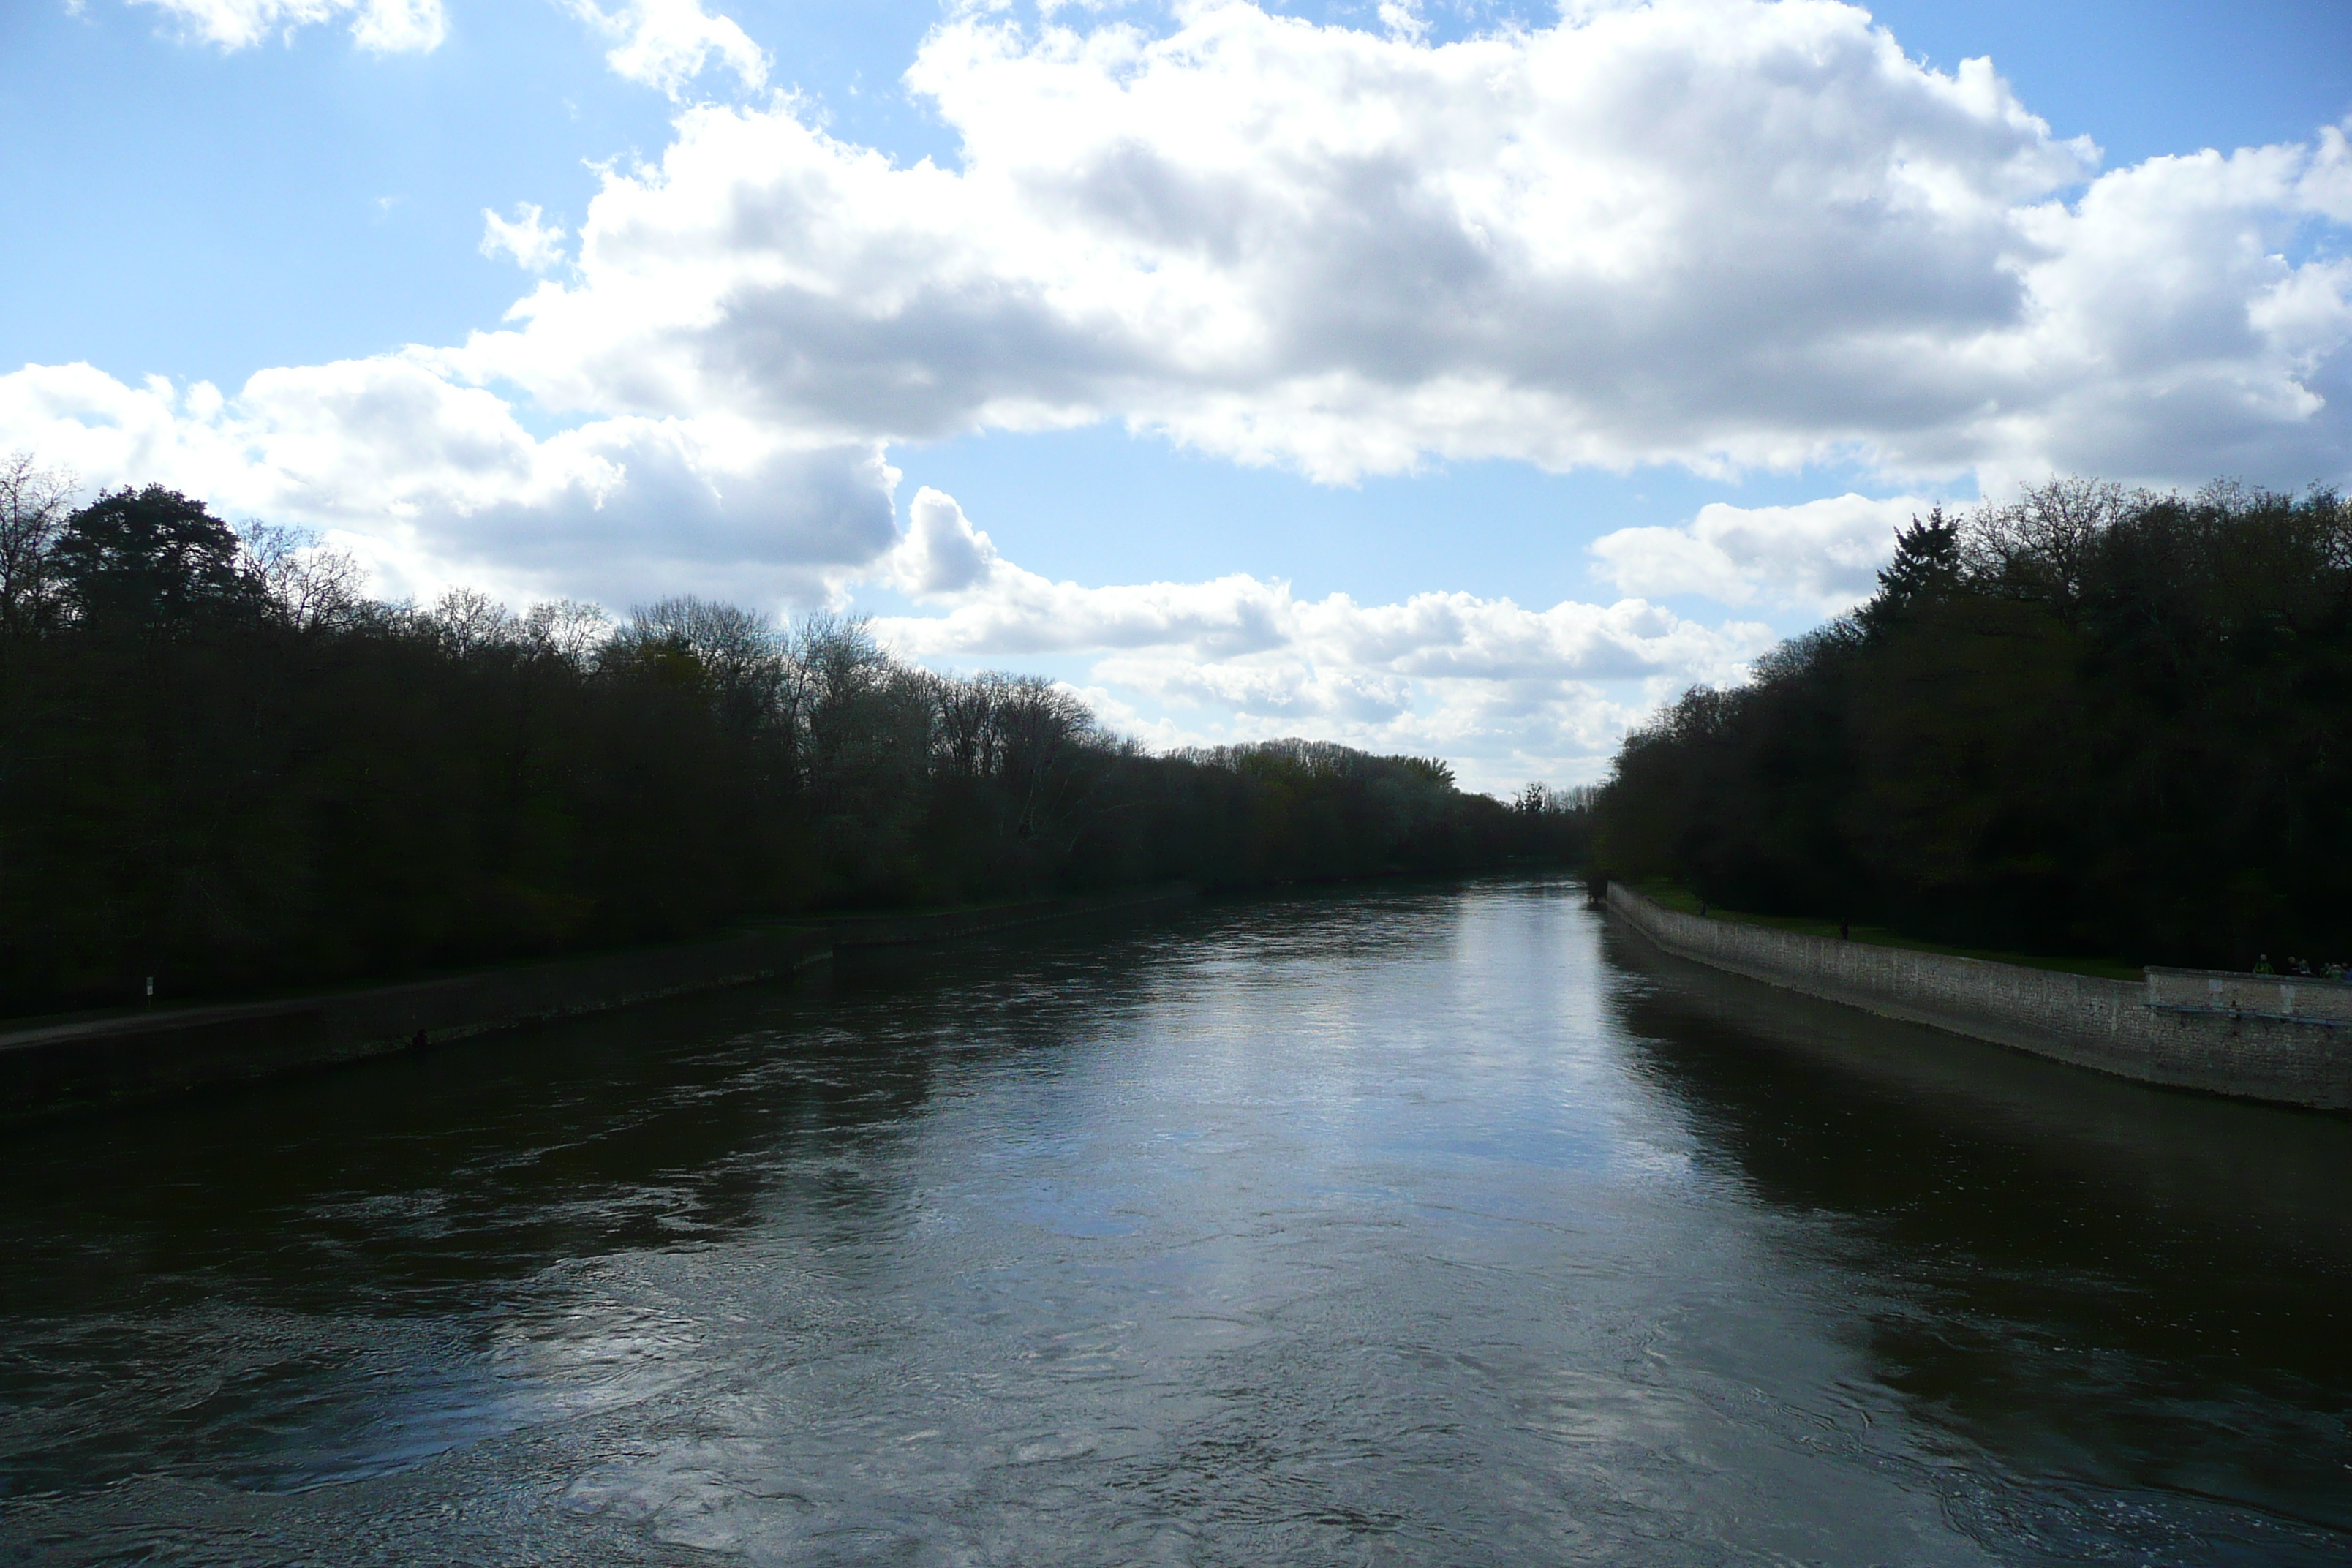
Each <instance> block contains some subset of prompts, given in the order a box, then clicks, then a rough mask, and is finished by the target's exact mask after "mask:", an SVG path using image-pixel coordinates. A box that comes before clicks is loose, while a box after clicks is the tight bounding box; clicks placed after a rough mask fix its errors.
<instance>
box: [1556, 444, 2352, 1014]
mask: <svg viewBox="0 0 2352 1568" xmlns="http://www.w3.org/2000/svg"><path fill="white" fill-rule="evenodd" d="M1594 816H1595V834H1596V842H1595V848H1594V871H1593V873H1592V874H1593V875H1594V876H1595V877H1597V878H1601V879H1615V880H1618V881H1621V882H1623V883H1625V884H1627V885H1628V886H1631V887H1640V888H1643V889H1644V890H1645V891H1646V890H1647V889H1648V888H1649V887H1650V886H1651V885H1652V884H1653V883H1654V882H1657V881H1661V880H1663V881H1665V882H1670V883H1672V884H1673V885H1675V886H1676V887H1679V888H1681V889H1685V892H1686V893H1687V894H1688V895H1689V896H1690V898H1691V899H1692V900H1694V905H1693V907H1692V908H1690V909H1689V910H1687V911H1686V912H1690V913H1696V912H1697V909H1696V900H1705V901H1706V905H1707V907H1708V910H1709V912H1710V913H1716V912H1724V911H1728V910H1738V911H1740V913H1739V914H1738V916H1737V917H1731V916H1728V915H1727V918H1737V919H1741V920H1747V921H1753V922H1756V923H1763V924H1780V925H1781V926H1783V927H1784V928H1785V929H1793V930H1802V931H1812V932H1814V933H1816V934H1823V933H1826V934H1834V933H1835V932H1836V931H1838V929H1839V928H1840V927H1841V926H1844V927H1847V928H1848V929H1851V930H1856V931H1864V930H1866V931H1871V932H1872V933H1873V934H1872V937H1871V940H1873V941H1875V942H1882V943H1885V944H1889V945H1895V946H1906V945H1909V946H1916V947H1922V948H1925V949H1927V950H1928V951H1941V952H1957V953H1960V954H1964V955H1969V956H1986V957H1992V956H2000V958H2001V960H2002V961H2003V962H2008V963H2024V964H2030V965H2038V966H2040V967H2043V968H2074V969H2075V970H2076V972H2078V973H2088V974H2101V973H2105V974H2129V973H2134V972H2136V970H2137V968H2138V967H2139V966H2141V965H2147V964H2156V965H2173V966H2179V967H2185V968H2200V969H2211V970H2223V971H2237V972H2244V971H2254V970H2258V969H2260V968H2262V967H2263V965H2264V964H2265V963H2267V964H2268V965H2269V966H2271V967H2273V968H2274V969H2276V970H2277V971H2278V972H2279V973H2283V974H2284V973H2296V972H2300V973H2308V974H2313V975H2322V974H2325V973H2328V971H2329V970H2330V968H2331V966H2332V965H2335V964H2340V963H2342V962H2343V961H2344V960H2345V959H2346V958H2347V957H2352V503H2347V501H2346V500H2344V499H2343V498H2342V497H2340V496H2339V495H2337V494H2336V492H2335V491H2333V490H2330V489H2322V488H2317V487H2315V488H2314V489H2311V490H2309V491H2307V492H2305V493H2304V494H2302V495H2299V496H2298V495H2287V494H2283V493H2279V492H2275V491H2270V490H2261V489H2244V488H2242V487H2239V486H2236V485H2232V484H2227V483H2216V484H2213V485H2210V486H2208V487H2207V488H2206V489H2203V490H2200V491H2199V492H2198V493H2197V494H2195V495H2193V496H2184V495H2180V494H2178V493H2172V494H2158V493H2155V492H2152V491H2147V490H2126V489H2123V488H2121V487H2119V486H2116V485H2113V484H2106V483H2102V482H2099V481H2096V480H2091V479H2056V480H2053V481H2051V482H2050V483H2048V484H2045V485H2041V486H2036V487H2032V488H2029V489H2027V490H2026V491H2025V492H2024V494H2023V496H2022V497H2021V500H2018V501H2017V502H2015V503H2013V504H2011V505H2006V506H1994V505H1990V504H1987V505H1984V506H1980V507H1979V508H1977V509H1976V510H1974V511H1973V512H1971V513H1969V514H1968V515H1967V516H1965V517H1948V516H1946V515H1945V513H1944V512H1943V511H1942V510H1940V509H1938V510H1935V511H1932V512H1930V513H1929V514H1928V515H1927V517H1926V518H1924V519H1920V518H1915V519H1913V520H1912V522H1911V525H1910V526H1909V527H1908V528H1906V529H1902V530H1900V531H1898V532H1897V536H1896V550H1895V558H1894V560H1893V562H1892V563H1890V564H1889V565H1888V566H1887V567H1886V569H1885V571H1883V572H1881V573H1880V574H1878V590H1877V593H1876V594H1875V595H1874V596H1873V597H1872V598H1871V599H1870V600H1869V601H1868V602H1867V603H1866V604H1864V605H1861V606H1860V607H1859V608H1857V609H1856V610H1854V611H1853V613H1851V614H1849V615H1845V616H1839V617H1838V618H1836V619H1834V620H1832V621H1831V622H1830V623H1829V624H1828V625H1826V626H1822V627H1820V628H1818V629H1816V630H1814V631H1811V632H1809V633H1807V634H1805V635H1804V636H1802V637H1795V638H1792V639H1790V640H1789V641H1787V642H1784V643H1782V644H1781V645H1780V647H1777V648H1775V649H1774V650H1773V651H1772V652H1770V653H1769V654H1767V655H1766V656H1765V657H1764V658H1762V659H1761V660H1759V662H1758V665H1757V667H1756V669H1755V672H1754V677H1753V679H1751V680H1750V681H1748V683H1747V684H1745V685H1742V686H1738V687H1734V688H1730V689H1708V688H1705V687H1696V688H1693V689H1690V690H1689V691H1686V692H1685V693H1684V695H1683V696H1682V698H1681V699H1680V700H1678V701H1676V702H1675V703H1674V704H1673V705H1672V706H1670V707H1669V708H1667V709H1666V710H1665V711H1664V712H1663V713H1662V714H1660V715H1659V716H1658V717H1657V718H1656V719H1655V720H1654V721H1652V722H1650V723H1649V724H1648V725H1646V726H1644V727H1643V728H1641V729H1638V730H1636V731H1633V733H1631V734H1630V735H1628V736H1627V737H1626V739H1625V742H1624V744H1623V746H1622V748H1621V749H1620V751H1619V752H1618V754H1617V757H1616V760H1615V762H1614V763H1613V765H1612V771H1611V774H1610V777H1609V780H1608V782H1607V783H1606V784H1603V785H1602V786H1601V790H1600V792H1599V795H1598V796H1597V798H1596V801H1595V805H1594ZM2020 954H2038V955H2042V956H2039V957H2030V958H2029V957H2018V956H2014V955H2020Z"/></svg>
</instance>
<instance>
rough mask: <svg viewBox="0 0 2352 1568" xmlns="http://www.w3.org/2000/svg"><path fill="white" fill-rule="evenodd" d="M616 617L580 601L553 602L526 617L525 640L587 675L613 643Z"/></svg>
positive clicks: (523, 634) (526, 643) (535, 609)
mask: <svg viewBox="0 0 2352 1568" xmlns="http://www.w3.org/2000/svg"><path fill="white" fill-rule="evenodd" d="M522 637H523V642H524V644H525V645H526V646H527V647H532V648H535V649H537V650H538V651H540V652H541V653H544V654H547V655H549V656H550V657H551V658H558V659H561V660H562V661H563V663H565V664H567V665H569V666H571V668H572V669H573V670H574V671H577V672H582V673H584V672H585V671H586V670H587V669H588V668H590V667H591V666H592V665H593V664H594V663H595V661H596V655H597V654H598V652H599V651H601V650H602V649H603V647H604V645H605V644H606V643H607V642H609V641H611V640H612V637H613V621H612V617H611V616H607V615H605V614H604V610H603V609H601V608H600V607H598V606H597V605H588V604H583V603H582V602H581V601H579V600H578V599H549V600H547V601H545V602H544V603H542V604H537V605H532V606H531V607H530V610H529V612H528V613H526V614H525V615H524V616H523V618H522Z"/></svg>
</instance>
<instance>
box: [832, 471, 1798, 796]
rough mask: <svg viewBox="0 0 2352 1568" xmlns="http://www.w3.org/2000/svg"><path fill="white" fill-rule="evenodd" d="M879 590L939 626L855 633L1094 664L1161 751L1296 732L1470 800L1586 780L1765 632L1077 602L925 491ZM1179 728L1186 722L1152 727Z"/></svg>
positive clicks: (1158, 589) (1271, 603)
mask: <svg viewBox="0 0 2352 1568" xmlns="http://www.w3.org/2000/svg"><path fill="white" fill-rule="evenodd" d="M880 574H882V575H883V576H885V577H886V578H887V580H888V581H890V582H892V583H893V584H896V585H898V587H900V588H902V589H904V590H905V591H907V592H908V593H910V594H912V595H914V596H916V597H917V598H919V599H920V600H923V601H925V602H927V603H929V604H930V605H936V606H938V607H939V609H940V611H941V613H940V614H936V615H928V616H891V617H887V618H884V619H880V620H877V622H875V624H874V625H875V630H876V632H877V635H879V636H880V637H882V638H883V639H884V640H885V641H886V642H887V643H888V644H890V645H891V646H892V647H896V648H898V650H899V651H901V652H902V653H905V654H908V655H909V656H911V657H915V658H929V659H944V660H950V661H954V662H959V663H965V664H970V663H974V662H982V661H986V660H988V659H992V658H1007V657H1011V658H1020V657H1023V656H1030V657H1034V656H1037V655H1041V654H1053V655H1062V656H1070V655H1078V656H1094V657H1093V662H1092V667H1091V674H1090V676H1089V682H1090V684H1089V685H1088V686H1087V687H1085V688H1083V689H1084V690H1086V691H1087V692H1088V693H1089V694H1090V695H1093V696H1096V697H1098V698H1099V699H1100V700H1101V701H1102V702H1103V705H1104V711H1105V712H1106V715H1107V716H1108V717H1109V718H1110V719H1112V720H1113V721H1115V722H1116V721H1119V720H1120V719H1121V718H1126V719H1128V720H1130V721H1133V720H1136V719H1137V718H1138V717H1139V716H1140V715H1141V714H1142V713H1144V711H1145V710H1148V709H1151V708H1157V709H1159V710H1163V715H1162V717H1160V719H1158V720H1157V721H1144V722H1143V723H1142V724H1141V725H1140V727H1141V728H1142V729H1143V730H1144V731H1145V732H1146V733H1148V734H1150V736H1151V737H1152V738H1153V739H1155V740H1158V741H1160V742H1162V743H1170V742H1215V741H1224V740H1234V739H1253V738H1263V737H1265V736H1270V735H1278V734H1296V733H1306V734H1310V735H1315V736H1319V737H1326V738H1330V739H1335V740H1341V741H1346V742H1349V743H1351V744H1357V745H1362V746H1368V747H1371V748H1374V749H1377V750H1381V751H1397V750H1405V751H1417V752H1440V753H1444V754H1446V755H1449V756H1452V757H1455V758H1457V759H1459V760H1460V761H1461V762H1462V763H1463V765H1464V767H1465V777H1466V778H1469V779H1470V780H1472V782H1474V783H1486V784H1503V785H1505V786H1508V785H1512V784H1517V783H1520V782H1523V781H1524V780H1526V779H1527V778H1529V777H1538V776H1540V777H1548V778H1552V779H1559V778H1563V777H1571V776H1589V775H1590V774H1591V773H1592V772H1593V771H1594V769H1595V768H1596V767H1597V765H1598V760H1599V758H1600V757H1601V755H1602V754H1603V753H1605V752H1606V751H1607V750H1608V749H1609V748H1610V747H1612V746H1613V744H1614V743H1615V741H1616V738H1617V737H1618V736H1619V735H1620V734H1622V732H1623V730H1624V727H1625V725H1626V724H1627V723H1628V722H1630V721H1632V720H1633V718H1635V717H1636V716H1638V714H1639V713H1641V712H1642V711H1644V710H1646V709H1647V708H1648V707H1649V706H1650V705H1651V704H1652V703H1653V702H1654V701H1655V700H1657V698H1658V697H1660V696H1661V695H1663V694H1664V693H1666V692H1668V691H1671V690H1676V689H1680V688H1682V687H1683V686H1685V685H1687V684H1688V683H1690V682H1691V681H1693V680H1707V681H1715V682H1724V681H1729V680H1734V679H1739V678H1740V677H1741V676H1742V675H1743V674H1744V673H1745V670H1746V668H1747V661H1748V660H1749V659H1751V658H1754V657H1755V656H1756V655H1757V654H1759V653H1760V652H1761V651H1763V649H1764V648H1766V647H1769V645H1770V643H1771V642H1772V640H1773V634H1772V632H1771V630H1770V628H1769V627H1767V626H1760V625H1756V624H1752V623H1738V622H1735V623H1729V624H1726V625H1723V626H1705V625H1702V624H1700V623H1698V622H1696V621H1692V620H1688V619H1685V618H1684V617H1681V616H1676V615H1675V614H1673V613H1672V612H1670V611H1667V610H1664V609H1661V608H1659V607H1658V606H1656V605H1650V604H1647V603H1644V602H1643V601H1642V600H1640V599H1624V600H1620V601H1619V602H1617V603H1615V604H1613V605H1585V604H1574V603H1569V604H1560V605H1552V606H1551V607H1550V608H1549V609H1542V610H1532V609H1527V608H1523V607H1522V606H1520V605H1517V604H1514V603H1513V602H1511V601H1510V600H1508V599H1487V598H1482V597H1480V596H1478V595H1470V594H1445V593H1428V594H1416V595H1412V597H1411V598H1409V599H1407V600H1405V601H1404V602H1403V603H1402V604H1394V605H1360V604H1358V603H1357V602H1356V601H1355V600H1354V599H1352V598H1350V597H1349V595H1345V594H1334V595H1328V596H1327V597H1325V598H1322V599H1314V600H1302V599H1299V598H1297V596H1296V595H1293V594H1292V592H1291V589H1290V586H1289V584H1286V583H1279V582H1275V583H1269V582H1265V581H1263V580H1261V579H1259V578H1256V577H1254V576H1250V575H1247V574H1234V575H1233V576H1229V577H1223V578H1219V579H1217V580H1215V581H1213V582H1208V583H1144V584H1113V585H1108V586H1100V587H1090V586H1087V585H1084V584H1076V583H1067V582H1054V581H1051V580H1049V579H1047V578H1045V577H1043V576H1040V575H1038V574H1035V573H1033V572H1029V571H1027V570H1025V569H1024V568H1022V567H1020V566H1018V565H1016V564H1014V563H1011V562H1009V561H1006V560H1004V559H1003V556H1002V555H1001V554H1000V553H999V552H997V550H996V548H995V546H994V545H993V543H992V542H991V541H990V540H989V538H988V536H987V534H985V533H983V532H982V531H979V530H978V529H976V528H974V527H973V526H972V525H971V520H970V519H969V518H967V517H966V516H965V515H964V513H963V510H962V509H961V507H959V506H958V505H957V504H956V502H955V501H954V500H953V499H952V498H951V497H949V496H947V495H944V494H942V493H940V491H938V490H934V489H924V490H922V491H921V492H919V494H918V496H917V498H916V500H915V503H914V506H913V507H912V508H911V509H910V518H909V526H908V531H907V533H906V534H905V536H904V537H903V538H902V539H901V541H900V542H899V543H898V546H897V547H896V548H895V549H894V551H893V552H892V553H891V555H890V556H889V557H888V558H887V561H886V563H885V564H884V565H883V567H882V568H881V569H880ZM1184 713H1189V714H1190V715H1191V721H1190V722H1186V721H1182V720H1180V719H1176V718H1172V717H1169V716H1167V715H1169V714H1184Z"/></svg>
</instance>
